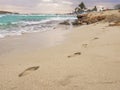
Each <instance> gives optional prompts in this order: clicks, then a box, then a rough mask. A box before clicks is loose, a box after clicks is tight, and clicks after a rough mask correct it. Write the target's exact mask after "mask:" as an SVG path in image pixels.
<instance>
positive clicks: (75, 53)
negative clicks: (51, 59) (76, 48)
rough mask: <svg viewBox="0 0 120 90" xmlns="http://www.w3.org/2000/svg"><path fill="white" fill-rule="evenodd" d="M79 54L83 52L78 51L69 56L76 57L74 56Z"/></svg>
mask: <svg viewBox="0 0 120 90" xmlns="http://www.w3.org/2000/svg"><path fill="white" fill-rule="evenodd" d="M78 55H81V52H76V53H74V54H72V55H69V56H68V58H71V57H74V56H78Z"/></svg>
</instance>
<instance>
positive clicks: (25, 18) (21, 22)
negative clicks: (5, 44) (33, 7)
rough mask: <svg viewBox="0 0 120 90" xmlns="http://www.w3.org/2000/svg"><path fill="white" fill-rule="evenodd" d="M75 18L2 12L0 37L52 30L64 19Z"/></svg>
mask: <svg viewBox="0 0 120 90" xmlns="http://www.w3.org/2000/svg"><path fill="white" fill-rule="evenodd" d="M75 19H76V16H75V15H55V14H0V38H4V37H7V36H15V35H22V34H24V33H33V32H43V31H48V30H52V29H53V28H54V27H56V26H57V25H58V24H59V23H60V22H63V21H64V20H70V21H73V20H75Z"/></svg>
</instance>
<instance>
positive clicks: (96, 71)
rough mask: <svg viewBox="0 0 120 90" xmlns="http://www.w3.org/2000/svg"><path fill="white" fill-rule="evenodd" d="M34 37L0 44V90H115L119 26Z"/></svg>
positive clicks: (119, 77) (119, 73) (119, 70)
mask: <svg viewBox="0 0 120 90" xmlns="http://www.w3.org/2000/svg"><path fill="white" fill-rule="evenodd" d="M67 28H69V27H67ZM53 32H54V33H53ZM58 32H59V34H58ZM60 32H61V33H60ZM52 33H53V34H54V35H51V34H52ZM42 34H43V33H42ZM45 35H46V37H45ZM39 37H41V35H40V34H39V33H35V34H26V35H23V36H16V37H11V38H5V39H1V40H0V44H1V45H0V50H1V52H0V53H1V54H0V90H119V89H120V26H109V24H108V23H106V22H98V23H94V24H90V25H82V26H75V27H73V28H72V30H69V29H65V30H64V29H61V28H60V30H58V31H57V29H56V30H53V31H48V32H44V36H43V37H42V39H46V40H48V39H49V40H48V41H46V42H42V43H40V42H39V41H41V38H39ZM50 37H51V38H50ZM34 40H35V41H34ZM9 42H10V43H9ZM48 42H49V43H48ZM7 43H8V45H7ZM43 43H44V44H43ZM40 45H41V46H40ZM44 45H46V46H44ZM47 45H48V46H47ZM40 47H41V48H40Z"/></svg>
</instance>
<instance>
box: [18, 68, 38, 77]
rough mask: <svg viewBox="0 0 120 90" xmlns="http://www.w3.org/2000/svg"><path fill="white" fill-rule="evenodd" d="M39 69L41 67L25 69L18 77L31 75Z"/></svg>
mask: <svg viewBox="0 0 120 90" xmlns="http://www.w3.org/2000/svg"><path fill="white" fill-rule="evenodd" d="M38 68H39V66H35V67H29V68H27V69H25V70H24V71H23V72H22V73H20V74H19V75H18V76H19V77H22V76H25V75H27V74H29V73H31V72H32V71H35V70H37V69H38Z"/></svg>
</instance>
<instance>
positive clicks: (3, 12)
mask: <svg viewBox="0 0 120 90" xmlns="http://www.w3.org/2000/svg"><path fill="white" fill-rule="evenodd" d="M0 14H19V13H16V12H9V11H0Z"/></svg>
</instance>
